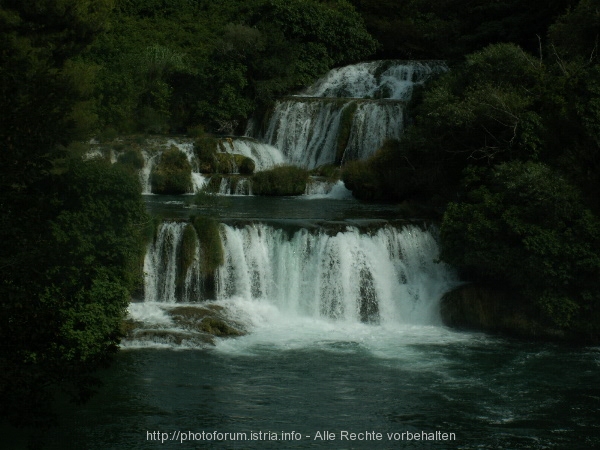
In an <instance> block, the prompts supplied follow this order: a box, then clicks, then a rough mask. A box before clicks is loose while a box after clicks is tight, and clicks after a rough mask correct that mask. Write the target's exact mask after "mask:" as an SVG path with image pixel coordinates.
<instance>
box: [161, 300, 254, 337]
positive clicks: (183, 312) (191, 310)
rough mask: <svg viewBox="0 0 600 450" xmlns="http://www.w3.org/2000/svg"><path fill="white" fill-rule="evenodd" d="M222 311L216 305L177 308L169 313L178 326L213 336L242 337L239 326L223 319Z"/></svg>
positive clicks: (242, 333)
mask: <svg viewBox="0 0 600 450" xmlns="http://www.w3.org/2000/svg"><path fill="white" fill-rule="evenodd" d="M223 309H224V308H222V307H220V306H218V305H207V306H205V307H197V306H178V307H176V308H173V309H171V311H170V312H169V313H170V315H171V317H173V320H174V321H175V322H176V323H177V324H178V325H180V326H182V327H184V328H188V329H192V330H196V331H201V332H203V333H208V334H211V335H213V336H220V337H225V336H242V335H244V334H245V333H244V332H243V331H241V328H242V327H241V325H239V324H237V323H235V322H233V321H228V320H227V319H226V318H224V317H223V314H222V312H223Z"/></svg>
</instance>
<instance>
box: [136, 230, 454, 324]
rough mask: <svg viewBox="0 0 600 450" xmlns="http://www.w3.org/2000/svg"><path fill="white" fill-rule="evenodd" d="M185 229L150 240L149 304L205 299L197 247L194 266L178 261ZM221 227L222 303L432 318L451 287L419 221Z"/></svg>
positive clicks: (342, 316)
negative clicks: (368, 228)
mask: <svg viewBox="0 0 600 450" xmlns="http://www.w3.org/2000/svg"><path fill="white" fill-rule="evenodd" d="M186 227H191V225H189V224H186V223H184V222H165V223H163V224H162V226H161V227H160V230H159V232H158V235H157V237H156V239H155V242H154V243H153V244H152V245H150V246H149V248H148V253H147V255H146V260H145V272H146V283H145V286H146V289H145V301H146V302H163V303H175V302H184V303H187V302H197V301H201V300H211V299H208V298H205V297H204V295H205V294H204V293H203V292H202V289H201V280H202V273H201V268H200V267H199V263H198V261H199V260H200V253H199V252H200V250H199V249H198V247H199V246H198V245H193V247H194V248H193V261H192V262H191V263H188V264H187V265H185V264H182V262H181V261H182V256H181V255H182V253H185V252H186V249H185V248H184V247H185V245H186V244H184V243H183V241H184V237H183V236H184V233H185V229H186ZM220 230H221V231H220V234H221V241H222V245H223V250H224V264H223V265H222V266H220V267H219V268H218V269H217V271H216V273H215V283H216V294H215V295H216V300H219V301H226V300H228V299H231V298H241V299H244V300H246V301H256V302H262V303H265V302H266V303H268V304H271V305H273V306H274V307H276V308H278V309H279V310H280V311H281V312H282V313H284V314H289V315H293V316H297V315H301V316H308V317H320V318H326V319H333V320H337V321H346V322H348V321H349V322H367V323H411V324H433V323H436V322H437V320H438V317H437V315H438V301H439V299H440V298H441V296H442V294H443V293H444V292H446V291H447V290H448V289H449V288H450V287H452V286H453V285H454V284H455V283H456V278H455V276H454V273H453V272H452V271H451V270H450V269H449V268H448V267H447V266H446V265H445V264H442V263H436V262H435V260H436V258H437V256H438V246H437V242H436V240H435V237H434V235H433V234H432V233H431V232H430V231H429V230H426V229H422V228H420V227H418V226H413V225H410V226H405V227H403V228H401V229H397V228H395V227H392V226H384V227H382V228H379V229H378V230H376V231H372V232H368V233H367V232H361V231H360V230H358V229H357V228H354V227H347V228H346V229H345V230H344V231H339V232H337V233H331V232H328V231H327V230H320V231H317V232H314V231H308V230H307V229H304V228H303V229H299V230H298V231H296V232H294V233H293V234H288V233H287V232H285V231H284V230H282V229H278V228H274V227H272V226H269V225H265V224H251V225H246V226H244V227H241V228H238V227H234V226H230V225H225V224H221V225H220ZM188 245H189V244H188Z"/></svg>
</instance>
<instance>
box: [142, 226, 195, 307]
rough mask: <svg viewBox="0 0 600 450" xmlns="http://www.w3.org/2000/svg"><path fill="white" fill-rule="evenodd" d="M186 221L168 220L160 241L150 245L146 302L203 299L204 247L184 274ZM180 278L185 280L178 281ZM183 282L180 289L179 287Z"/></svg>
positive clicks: (159, 235)
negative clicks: (183, 257) (202, 252)
mask: <svg viewBox="0 0 600 450" xmlns="http://www.w3.org/2000/svg"><path fill="white" fill-rule="evenodd" d="M186 226H190V225H189V224H187V223H184V222H164V223H163V224H162V225H161V227H160V230H159V232H158V236H157V237H156V241H155V242H153V243H151V244H149V245H148V248H147V250H146V257H145V258H144V300H145V301H146V302H165V303H175V302H191V301H199V300H201V299H202V298H201V297H200V291H201V282H200V276H201V267H200V249H199V246H198V245H196V249H195V257H194V260H193V262H192V264H191V265H190V267H189V268H188V270H187V271H186V272H185V273H181V268H180V265H181V264H180V262H179V261H180V258H181V257H180V252H181V245H182V241H183V232H184V229H185V228H186ZM178 280H181V281H180V282H179V283H178ZM178 284H179V288H178Z"/></svg>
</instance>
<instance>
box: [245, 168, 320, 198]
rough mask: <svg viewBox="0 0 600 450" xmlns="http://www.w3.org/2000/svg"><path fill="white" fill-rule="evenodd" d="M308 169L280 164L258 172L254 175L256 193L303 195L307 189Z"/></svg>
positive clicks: (254, 190) (253, 181) (253, 183)
mask: <svg viewBox="0 0 600 450" xmlns="http://www.w3.org/2000/svg"><path fill="white" fill-rule="evenodd" d="M307 181H308V171H307V170H306V169H302V168H300V167H296V166H278V167H274V168H273V169H270V170H264V171H261V172H257V173H255V174H254V176H253V177H252V192H253V193H254V194H255V195H272V196H284V195H302V194H304V191H305V190H306V183H307Z"/></svg>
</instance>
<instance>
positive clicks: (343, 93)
mask: <svg viewBox="0 0 600 450" xmlns="http://www.w3.org/2000/svg"><path fill="white" fill-rule="evenodd" d="M446 70H447V66H446V64H445V63H443V62H441V61H371V62H365V63H360V64H354V65H351V66H346V67H341V68H338V69H333V70H331V71H330V72H329V73H328V74H327V75H326V76H325V77H323V78H321V79H320V80H318V81H317V82H316V83H315V84H313V85H312V86H310V87H309V88H307V89H306V90H305V91H304V92H302V93H301V94H300V95H302V96H310V97H353V98H389V99H395V100H404V101H408V100H410V97H411V95H412V90H413V87H414V85H415V84H422V83H423V82H425V81H426V80H427V79H428V78H429V77H430V76H431V75H432V74H434V73H440V72H443V71H446Z"/></svg>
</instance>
